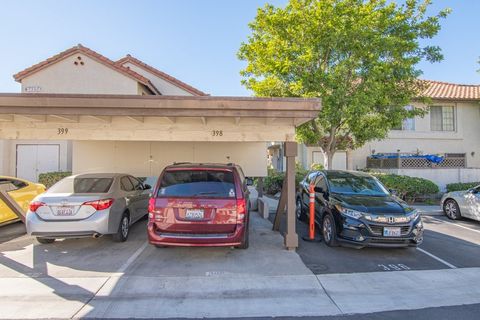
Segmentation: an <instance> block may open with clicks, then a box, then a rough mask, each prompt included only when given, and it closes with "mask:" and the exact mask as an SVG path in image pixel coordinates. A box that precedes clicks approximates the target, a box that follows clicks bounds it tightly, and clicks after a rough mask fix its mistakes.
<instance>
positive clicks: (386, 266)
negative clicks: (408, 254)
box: [378, 263, 410, 271]
mask: <svg viewBox="0 0 480 320" xmlns="http://www.w3.org/2000/svg"><path fill="white" fill-rule="evenodd" d="M378 267H379V268H382V269H383V271H402V270H410V267H408V266H406V265H404V264H402V263H398V264H379V265H378Z"/></svg>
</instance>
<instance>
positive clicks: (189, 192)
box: [157, 170, 235, 198]
mask: <svg viewBox="0 0 480 320" xmlns="http://www.w3.org/2000/svg"><path fill="white" fill-rule="evenodd" d="M157 196H159V197H212V198H235V184H234V178H233V172H231V171H219V170H172V171H166V172H165V173H164V174H163V177H162V181H161V183H160V187H159V189H158V194H157Z"/></svg>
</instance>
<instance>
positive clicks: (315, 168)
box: [310, 163, 325, 171]
mask: <svg viewBox="0 0 480 320" xmlns="http://www.w3.org/2000/svg"><path fill="white" fill-rule="evenodd" d="M310 169H312V171H320V170H323V169H325V168H324V167H323V164H320V163H312V165H311V166H310Z"/></svg>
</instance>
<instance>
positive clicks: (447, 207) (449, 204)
mask: <svg viewBox="0 0 480 320" xmlns="http://www.w3.org/2000/svg"><path fill="white" fill-rule="evenodd" d="M443 212H444V213H445V215H446V216H447V217H448V218H450V219H452V220H457V219H458V218H460V217H461V214H460V208H459V207H458V203H457V202H456V201H455V200H453V199H448V200H447V201H445V203H444V204H443Z"/></svg>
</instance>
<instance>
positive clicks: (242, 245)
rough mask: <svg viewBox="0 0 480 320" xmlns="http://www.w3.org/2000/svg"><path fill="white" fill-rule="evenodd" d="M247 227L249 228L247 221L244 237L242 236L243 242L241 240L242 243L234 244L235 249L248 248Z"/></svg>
mask: <svg viewBox="0 0 480 320" xmlns="http://www.w3.org/2000/svg"><path fill="white" fill-rule="evenodd" d="M248 228H249V223H247V227H246V230H245V235H244V237H243V242H242V244H241V245H239V246H235V249H248V246H249V245H250V243H249V242H250V240H249V238H250V236H249V234H250V232H248Z"/></svg>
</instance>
